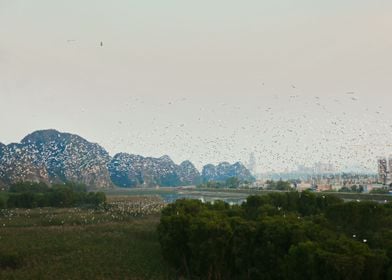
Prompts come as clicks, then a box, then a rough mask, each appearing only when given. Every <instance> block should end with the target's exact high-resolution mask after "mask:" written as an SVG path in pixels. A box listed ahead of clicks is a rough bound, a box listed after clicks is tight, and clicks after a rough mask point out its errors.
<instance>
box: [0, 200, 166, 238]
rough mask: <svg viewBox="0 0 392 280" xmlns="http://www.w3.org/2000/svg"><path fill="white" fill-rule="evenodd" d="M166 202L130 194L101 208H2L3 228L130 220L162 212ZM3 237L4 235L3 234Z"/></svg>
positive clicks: (1, 225) (0, 215)
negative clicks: (21, 225) (24, 224)
mask: <svg viewBox="0 0 392 280" xmlns="http://www.w3.org/2000/svg"><path fill="white" fill-rule="evenodd" d="M165 206H166V203H165V202H163V200H162V199H161V198H160V197H158V196H138V197H130V199H128V200H118V201H111V202H109V203H108V204H107V205H104V206H102V207H100V208H98V209H83V208H80V207H75V208H67V209H53V208H36V209H0V228H1V227H3V228H4V227H13V226H17V225H19V224H20V223H21V222H26V221H29V223H33V225H34V226H65V225H68V226H69V225H71V226H74V225H91V224H101V223H110V222H120V221H127V220H129V219H132V218H134V217H144V216H148V215H154V214H158V213H160V212H161V210H162V209H163V208H164V207H165ZM0 239H1V237H0Z"/></svg>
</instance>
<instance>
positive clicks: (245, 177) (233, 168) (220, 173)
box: [202, 162, 255, 182]
mask: <svg viewBox="0 0 392 280" xmlns="http://www.w3.org/2000/svg"><path fill="white" fill-rule="evenodd" d="M231 177H237V178H238V179H240V180H241V181H249V182H253V181H254V180H255V178H254V177H253V175H252V174H251V173H250V171H249V170H248V169H247V168H246V167H245V166H244V165H243V164H242V163H240V162H236V163H234V164H230V163H228V162H222V163H220V164H218V165H213V164H207V165H205V166H204V167H203V171H202V180H203V182H208V181H225V180H227V179H228V178H231Z"/></svg>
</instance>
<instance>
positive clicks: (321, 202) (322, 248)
mask: <svg viewBox="0 0 392 280" xmlns="http://www.w3.org/2000/svg"><path fill="white" fill-rule="evenodd" d="M158 233H159V240H160V244H161V247H162V252H163V256H164V258H165V259H166V261H167V262H168V263H169V264H170V265H171V266H172V267H173V268H175V269H177V273H178V274H179V275H183V276H186V277H187V278H189V279H325V280H334V279H355V280H357V279H391V277H392V262H391V260H392V204H377V203H373V202H346V203H345V202H343V201H342V200H341V199H339V198H337V197H335V196H332V195H324V196H317V195H315V194H313V193H310V192H303V193H298V192H287V193H271V194H268V195H265V196H250V197H248V199H247V201H246V202H245V203H243V204H242V205H241V206H236V205H234V206H230V205H229V204H227V203H224V202H221V201H220V202H215V203H214V204H210V203H205V204H203V203H201V202H200V201H197V200H178V201H176V202H175V203H173V204H170V205H168V206H167V207H166V208H165V209H164V210H163V211H162V216H161V222H160V225H159V226H158Z"/></svg>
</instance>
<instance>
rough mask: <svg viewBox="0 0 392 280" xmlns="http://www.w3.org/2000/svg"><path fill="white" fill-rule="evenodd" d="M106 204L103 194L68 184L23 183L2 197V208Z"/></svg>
mask: <svg viewBox="0 0 392 280" xmlns="http://www.w3.org/2000/svg"><path fill="white" fill-rule="evenodd" d="M104 202H106V196H105V194H104V193H102V192H87V188H86V186H85V185H81V184H75V183H66V184H61V185H53V186H51V187H49V186H48V185H46V184H44V183H31V182H23V183H17V184H14V185H12V186H11V187H10V189H9V191H8V193H6V195H3V196H2V197H0V208H36V207H73V206H92V207H96V206H98V205H100V204H102V203H104Z"/></svg>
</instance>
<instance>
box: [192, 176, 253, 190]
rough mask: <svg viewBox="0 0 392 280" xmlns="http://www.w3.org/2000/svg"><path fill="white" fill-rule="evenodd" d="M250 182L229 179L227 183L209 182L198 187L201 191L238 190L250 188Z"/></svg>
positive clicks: (234, 178)
mask: <svg viewBox="0 0 392 280" xmlns="http://www.w3.org/2000/svg"><path fill="white" fill-rule="evenodd" d="M249 185H250V182H249V181H246V180H245V181H242V180H240V179H238V178H237V177H230V178H227V179H226V180H225V181H208V182H205V183H202V184H199V185H197V188H201V189H221V188H229V189H236V188H239V187H246V186H249Z"/></svg>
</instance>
